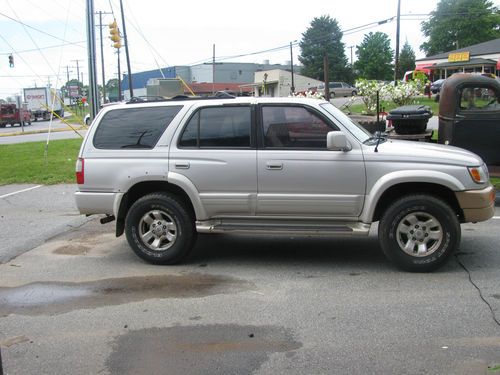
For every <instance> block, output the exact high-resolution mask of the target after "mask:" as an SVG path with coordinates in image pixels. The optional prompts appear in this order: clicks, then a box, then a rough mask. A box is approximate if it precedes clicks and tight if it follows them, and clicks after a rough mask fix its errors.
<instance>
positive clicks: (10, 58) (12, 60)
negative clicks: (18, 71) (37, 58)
mask: <svg viewBox="0 0 500 375" xmlns="http://www.w3.org/2000/svg"><path fill="white" fill-rule="evenodd" d="M9 66H10V67H11V68H13V67H14V56H12V54H10V55H9Z"/></svg>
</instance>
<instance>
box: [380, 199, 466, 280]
mask: <svg viewBox="0 0 500 375" xmlns="http://www.w3.org/2000/svg"><path fill="white" fill-rule="evenodd" d="M379 239H380V244H381V246H382V250H383V252H384V254H385V255H386V256H387V258H389V259H390V260H391V261H392V262H394V263H395V264H396V265H397V266H398V267H399V268H401V269H403V270H406V271H412V272H429V271H433V270H435V269H437V268H439V267H441V266H442V265H443V264H444V262H445V261H446V259H447V258H448V257H449V256H450V255H451V254H452V253H453V251H454V250H455V249H456V248H457V247H458V245H459V243H460V223H459V221H458V218H457V216H456V214H455V212H454V211H453V210H452V209H451V207H450V206H449V205H448V204H447V203H445V202H444V201H442V200H441V199H439V198H436V197H433V196H428V195H410V196H406V197H403V198H401V199H399V200H397V201H396V202H394V203H393V204H392V205H390V206H389V208H388V209H387V210H386V211H385V213H384V215H383V216H382V219H381V220H380V225H379Z"/></svg>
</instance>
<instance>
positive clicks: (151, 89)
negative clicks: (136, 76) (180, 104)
mask: <svg viewBox="0 0 500 375" xmlns="http://www.w3.org/2000/svg"><path fill="white" fill-rule="evenodd" d="M146 93H147V96H163V97H165V98H172V97H174V96H177V95H184V90H183V88H182V82H181V81H180V80H179V79H176V78H173V79H172V78H153V79H150V80H149V81H148V83H147V85H146Z"/></svg>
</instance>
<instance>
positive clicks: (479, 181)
mask: <svg viewBox="0 0 500 375" xmlns="http://www.w3.org/2000/svg"><path fill="white" fill-rule="evenodd" d="M76 178H77V183H78V191H77V192H76V193H75V196H76V203H77V206H78V208H79V210H80V212H81V213H82V214H87V215H91V214H105V215H106V216H105V217H104V218H103V219H101V222H103V223H104V222H108V221H111V220H113V219H116V235H117V236H120V235H122V234H123V233H124V232H125V234H126V237H127V240H128V242H129V244H130V246H131V247H132V249H133V250H134V252H135V253H136V254H137V255H138V256H140V257H141V258H143V259H145V260H147V261H149V262H151V263H156V264H173V263H176V262H180V261H181V260H182V259H184V258H185V257H186V255H187V254H188V253H189V251H190V250H191V248H192V247H193V244H194V242H195V239H196V235H197V233H223V232H246V233H277V234H278V233H279V234H294V235H297V234H303V235H326V236H337V235H349V236H359V235H364V236H366V235H367V234H368V232H369V230H370V227H371V224H372V223H374V222H379V227H378V236H379V241H380V245H381V248H382V250H383V252H384V253H385V255H386V256H387V257H388V258H389V259H390V260H391V261H393V262H394V263H395V264H396V265H397V266H398V267H400V268H402V269H405V270H410V271H431V270H433V269H436V268H437V267H439V266H441V265H442V264H443V263H444V262H445V260H446V259H447V258H448V257H449V256H450V254H452V252H453V251H454V250H455V249H456V248H457V247H458V246H459V242H460V223H465V222H479V221H484V220H488V219H489V218H491V217H492V216H493V214H494V199H495V193H494V189H493V187H492V186H491V184H490V183H489V176H488V171H487V168H486V166H485V165H484V163H483V161H482V160H481V158H479V157H478V156H476V155H475V154H472V153H470V152H468V151H466V150H463V149H460V148H455V147H451V146H443V145H437V144H430V143H419V142H410V141H399V140H389V139H386V138H383V137H381V136H380V135H379V136H376V137H374V136H372V135H371V134H370V133H368V132H366V131H365V130H364V129H363V128H361V127H360V126H358V125H357V124H356V123H354V122H353V121H351V120H350V119H349V118H348V117H347V116H346V115H345V114H343V113H342V112H341V111H339V110H337V109H336V108H335V107H334V106H333V105H332V104H330V103H329V102H326V101H321V100H317V99H299V98H250V97H246V98H222V99H221V98H206V99H201V98H194V99H192V98H178V99H171V100H165V101H162V102H155V103H153V102H143V103H123V104H118V105H115V106H110V107H107V108H104V109H102V110H101V111H100V113H99V114H98V115H97V116H96V119H95V120H94V121H93V123H92V125H91V127H90V129H89V131H88V133H87V135H86V137H85V140H84V141H83V144H82V146H81V150H80V154H79V158H78V161H77V164H76Z"/></svg>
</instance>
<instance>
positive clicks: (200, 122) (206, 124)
mask: <svg viewBox="0 0 500 375" xmlns="http://www.w3.org/2000/svg"><path fill="white" fill-rule="evenodd" d="M251 125H252V114H251V109H250V107H246V106H238V107H211V108H203V109H201V110H199V111H198V112H197V113H196V114H195V115H194V116H193V117H191V119H190V120H189V123H188V124H187V126H186V128H185V129H184V132H183V133H182V136H181V140H180V142H179V146H181V147H223V148H225V147H250V131H251Z"/></svg>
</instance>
